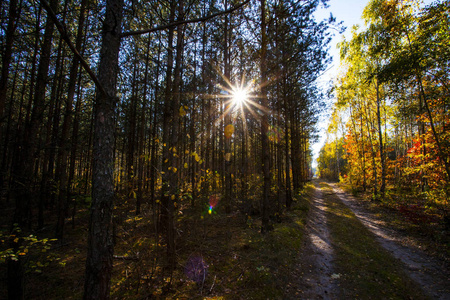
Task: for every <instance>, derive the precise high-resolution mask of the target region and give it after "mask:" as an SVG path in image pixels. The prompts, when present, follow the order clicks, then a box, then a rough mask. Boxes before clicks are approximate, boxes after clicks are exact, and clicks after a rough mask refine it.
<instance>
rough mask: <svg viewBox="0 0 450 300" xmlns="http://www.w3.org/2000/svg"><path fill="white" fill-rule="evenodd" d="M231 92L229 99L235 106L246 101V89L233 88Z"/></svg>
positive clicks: (247, 95)
mask: <svg viewBox="0 0 450 300" xmlns="http://www.w3.org/2000/svg"><path fill="white" fill-rule="evenodd" d="M231 94H232V97H231V101H232V102H233V104H234V105H235V106H242V105H243V104H244V103H245V102H247V101H248V97H249V94H248V91H247V90H246V89H242V88H235V89H233V92H232V93H231Z"/></svg>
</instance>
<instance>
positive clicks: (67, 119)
mask: <svg viewBox="0 0 450 300" xmlns="http://www.w3.org/2000/svg"><path fill="white" fill-rule="evenodd" d="M86 4H87V0H82V1H81V7H80V15H79V17H78V30H77V38H76V42H75V47H76V49H77V51H78V52H80V51H81V43H82V41H83V27H84V21H85V10H86ZM79 65H80V63H79V60H78V58H77V57H76V56H75V55H74V56H73V57H72V63H71V66H70V75H69V82H68V92H67V98H66V103H65V112H64V120H63V124H62V129H61V138H60V141H59V151H58V159H57V160H58V162H59V163H58V167H57V170H56V178H59V195H58V206H59V207H60V209H59V210H58V221H57V225H56V238H57V239H62V238H63V233H64V220H65V217H66V214H67V210H68V203H69V193H68V172H67V162H68V154H69V140H70V139H69V130H70V126H71V125H72V119H73V116H72V115H73V109H72V106H73V99H74V97H75V88H76V82H77V77H78V70H79Z"/></svg>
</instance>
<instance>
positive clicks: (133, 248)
mask: <svg viewBox="0 0 450 300" xmlns="http://www.w3.org/2000/svg"><path fill="white" fill-rule="evenodd" d="M307 199H308V196H307V195H305V194H302V193H298V194H297V195H296V197H295V201H294V203H293V207H292V208H291V209H290V210H289V211H284V212H283V214H282V215H281V216H278V217H277V218H276V221H275V219H274V224H273V225H274V230H273V231H271V232H269V233H266V234H264V235H262V234H261V233H260V225H261V220H260V218H259V216H254V215H246V214H244V213H241V212H238V210H237V209H236V212H235V213H232V214H225V213H224V208H223V207H221V206H220V204H219V205H218V206H217V207H216V209H215V210H214V212H212V213H209V212H208V209H207V208H205V207H206V205H201V204H200V203H198V205H197V206H195V207H191V206H189V207H188V206H186V207H183V206H182V205H180V207H179V211H178V212H177V226H176V228H177V230H176V232H177V242H176V244H177V267H176V269H175V270H174V271H173V272H171V273H169V272H167V271H166V270H165V268H164V267H165V264H166V262H165V244H164V241H163V239H162V238H161V234H160V233H159V232H158V228H156V226H155V224H156V220H155V217H154V216H155V214H154V212H153V209H152V207H151V205H149V204H144V205H143V207H142V214H141V215H139V216H135V211H134V205H135V203H134V201H133V199H129V200H127V199H125V198H124V199H120V201H118V202H120V203H121V205H117V207H115V211H114V215H115V217H114V223H115V234H114V239H115V249H114V254H115V257H114V268H113V274H112V280H111V298H112V299H263V298H264V299H266V298H270V299H283V293H284V290H285V286H286V283H287V281H288V280H290V274H291V271H292V269H293V268H295V266H296V264H295V262H296V259H297V256H298V252H299V249H300V246H301V245H302V238H303V237H302V232H303V230H302V229H303V226H304V223H305V220H306V215H307V210H308V207H309V203H308V200H307ZM203 202H205V204H206V203H207V200H204V201H203ZM86 208H87V207H86ZM87 225H88V210H87V209H84V210H82V213H80V214H78V216H77V219H76V226H75V228H73V229H72V228H71V227H70V226H67V231H66V238H65V240H64V241H60V242H59V243H58V245H55V246H54V247H53V248H52V249H50V250H49V252H50V253H51V255H53V256H54V257H56V258H57V259H55V260H54V261H53V262H51V263H50V264H49V265H48V266H47V267H45V268H43V269H42V272H40V273H39V274H38V273H36V272H28V273H27V277H26V291H25V293H26V298H27V299H80V298H82V295H83V286H84V267H85V258H86V245H87ZM51 233H52V228H49V229H48V232H47V235H49V236H51ZM44 234H45V233H44ZM0 267H1V268H2V271H3V270H4V271H6V268H5V265H3V266H0ZM3 274H5V273H3ZM0 288H1V290H2V291H5V292H6V286H5V285H2V286H1V287H0Z"/></svg>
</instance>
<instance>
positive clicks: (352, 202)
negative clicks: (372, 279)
mask: <svg viewBox="0 0 450 300" xmlns="http://www.w3.org/2000/svg"><path fill="white" fill-rule="evenodd" d="M329 185H330V186H332V187H333V190H334V192H335V193H336V195H337V196H338V197H339V198H340V199H341V201H342V202H343V203H344V204H345V205H347V206H348V207H349V208H350V209H351V210H352V211H353V213H354V214H355V215H356V217H357V218H358V219H359V220H360V221H361V222H362V223H363V224H364V225H365V226H366V227H367V228H368V229H369V230H370V231H371V232H372V233H374V234H375V236H376V238H377V240H378V242H379V243H380V244H381V245H382V246H383V247H384V248H385V249H387V250H388V251H389V252H390V253H391V254H392V255H393V256H394V257H395V258H397V259H398V260H400V261H401V262H402V263H403V264H404V266H405V268H404V269H405V271H406V272H407V273H408V274H409V276H410V277H411V278H412V279H413V280H414V281H415V282H416V283H418V284H419V285H420V286H421V287H422V289H423V290H424V291H425V293H427V294H428V295H429V296H430V297H431V298H432V299H442V300H444V299H450V272H449V268H448V267H449V266H447V265H446V264H445V262H443V261H438V260H437V259H434V258H432V257H430V256H428V255H427V254H426V253H424V252H423V251H421V250H420V249H417V248H412V247H411V246H410V245H406V244H407V243H406V241H407V239H408V237H405V236H401V235H400V234H399V233H397V232H395V231H393V230H391V229H388V228H386V226H385V224H384V223H383V222H382V221H381V220H379V219H378V218H377V217H376V216H375V215H373V214H372V213H369V212H367V211H366V210H365V209H364V208H363V207H362V206H361V205H360V204H359V203H358V201H357V200H356V199H355V198H354V197H352V196H351V195H349V194H347V193H345V192H343V191H342V190H341V189H340V188H338V187H337V186H336V185H335V184H329ZM408 244H410V243H408Z"/></svg>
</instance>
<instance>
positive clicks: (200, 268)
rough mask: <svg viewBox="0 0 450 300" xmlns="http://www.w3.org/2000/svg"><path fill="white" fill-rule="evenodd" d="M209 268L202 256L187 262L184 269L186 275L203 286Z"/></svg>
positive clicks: (194, 257)
mask: <svg viewBox="0 0 450 300" xmlns="http://www.w3.org/2000/svg"><path fill="white" fill-rule="evenodd" d="M208 267H209V266H208V264H207V263H206V262H205V261H204V260H203V258H202V257H201V256H193V257H191V258H189V260H188V261H187V263H186V265H185V267H184V273H185V274H186V276H187V277H188V278H189V279H190V280H192V281H194V282H196V283H197V284H201V283H203V282H205V279H206V276H207V275H208Z"/></svg>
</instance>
